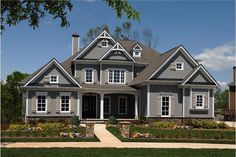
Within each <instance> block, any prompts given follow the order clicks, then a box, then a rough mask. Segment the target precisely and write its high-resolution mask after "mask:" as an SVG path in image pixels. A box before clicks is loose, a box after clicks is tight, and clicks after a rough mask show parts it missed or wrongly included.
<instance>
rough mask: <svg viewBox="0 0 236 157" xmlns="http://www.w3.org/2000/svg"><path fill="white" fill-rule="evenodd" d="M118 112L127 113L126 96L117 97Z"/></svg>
mask: <svg viewBox="0 0 236 157" xmlns="http://www.w3.org/2000/svg"><path fill="white" fill-rule="evenodd" d="M118 107H119V108H118V113H119V114H127V97H119V98H118Z"/></svg>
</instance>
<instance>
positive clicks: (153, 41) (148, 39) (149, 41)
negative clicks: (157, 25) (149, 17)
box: [143, 28, 159, 49]
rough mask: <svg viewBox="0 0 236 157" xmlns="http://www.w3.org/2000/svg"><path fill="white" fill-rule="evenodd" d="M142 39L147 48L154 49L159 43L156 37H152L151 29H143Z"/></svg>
mask: <svg viewBox="0 0 236 157" xmlns="http://www.w3.org/2000/svg"><path fill="white" fill-rule="evenodd" d="M143 37H144V42H145V44H146V45H148V47H151V48H154V49H155V48H156V46H157V44H158V41H159V40H158V36H156V37H154V36H153V32H152V30H151V29H149V28H145V29H144V30H143Z"/></svg>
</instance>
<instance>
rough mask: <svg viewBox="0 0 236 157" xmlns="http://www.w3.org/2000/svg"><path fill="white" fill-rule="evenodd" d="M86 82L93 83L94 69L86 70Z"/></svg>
mask: <svg viewBox="0 0 236 157" xmlns="http://www.w3.org/2000/svg"><path fill="white" fill-rule="evenodd" d="M85 82H86V83H93V69H86V70H85Z"/></svg>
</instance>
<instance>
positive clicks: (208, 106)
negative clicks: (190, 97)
mask: <svg viewBox="0 0 236 157" xmlns="http://www.w3.org/2000/svg"><path fill="white" fill-rule="evenodd" d="M207 92H208V93H207V97H208V98H207V109H209V108H210V105H209V103H210V89H209V88H208V91H207Z"/></svg>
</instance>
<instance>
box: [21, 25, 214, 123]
mask: <svg viewBox="0 0 236 157" xmlns="http://www.w3.org/2000/svg"><path fill="white" fill-rule="evenodd" d="M79 46H80V45H79V36H78V35H76V34H73V35H72V56H71V57H70V58H68V59H67V60H65V61H64V62H62V63H59V62H58V61H57V60H56V59H52V60H51V61H49V62H48V63H47V64H45V65H44V66H43V67H42V68H40V69H39V70H37V71H36V72H34V73H33V74H31V75H30V76H29V77H27V78H25V79H24V80H22V81H21V82H20V87H21V89H22V91H23V102H24V108H23V110H24V115H25V120H26V121H27V120H29V119H31V118H49V117H50V118H58V117H63V118H70V117H71V116H73V115H77V116H79V118H80V119H83V120H89V119H96V120H106V119H107V118H108V117H109V116H111V115H113V116H115V117H116V118H118V119H138V118H140V117H146V118H189V117H193V118H208V119H210V118H214V95H213V91H214V88H216V87H217V86H218V84H217V82H216V81H215V80H214V78H213V77H212V76H211V75H210V74H209V73H208V71H207V70H206V69H205V68H204V67H203V66H202V65H201V64H199V63H198V61H196V60H195V59H194V58H193V57H192V56H191V54H190V53H189V52H188V51H187V50H186V49H185V48H184V47H183V46H182V45H180V46H177V47H175V48H173V49H171V50H169V51H167V52H165V53H159V52H157V51H155V50H153V49H151V48H148V47H147V46H145V45H143V44H141V43H138V42H136V41H130V40H121V41H116V40H115V39H113V38H112V36H111V35H109V33H108V32H107V31H106V30H104V31H103V32H101V34H100V35H98V37H97V38H96V39H94V40H93V41H92V42H91V43H90V44H89V45H88V46H87V47H85V48H84V49H82V50H80V48H79Z"/></svg>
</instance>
